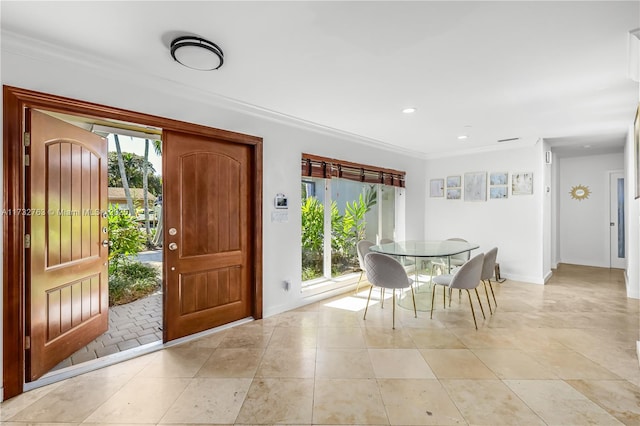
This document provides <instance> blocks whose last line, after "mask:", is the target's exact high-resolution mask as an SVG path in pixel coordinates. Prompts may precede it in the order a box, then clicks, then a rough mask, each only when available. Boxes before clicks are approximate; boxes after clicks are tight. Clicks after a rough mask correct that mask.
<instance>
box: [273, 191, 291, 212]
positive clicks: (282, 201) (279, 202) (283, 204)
mask: <svg viewBox="0 0 640 426" xmlns="http://www.w3.org/2000/svg"><path fill="white" fill-rule="evenodd" d="M273 204H274V205H275V207H276V209H286V208H289V200H287V197H285V195H284V194H278V195H276V197H275V198H274V200H273Z"/></svg>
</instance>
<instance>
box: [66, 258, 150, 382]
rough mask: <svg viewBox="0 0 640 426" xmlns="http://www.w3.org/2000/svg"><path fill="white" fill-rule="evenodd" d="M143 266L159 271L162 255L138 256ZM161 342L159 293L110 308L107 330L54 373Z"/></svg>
mask: <svg viewBox="0 0 640 426" xmlns="http://www.w3.org/2000/svg"><path fill="white" fill-rule="evenodd" d="M138 259H139V260H140V261H142V262H144V263H149V264H152V265H154V266H156V267H160V268H161V267H162V251H155V252H144V253H140V254H139V255H138ZM158 340H162V292H161V291H159V292H157V293H154V294H152V295H151V296H148V297H145V298H144V299H139V300H136V301H135V302H131V303H127V304H126V305H119V306H112V307H110V308H109V330H107V332H106V333H104V334H103V335H102V336H100V337H98V338H97V339H95V340H94V341H93V342H91V343H89V344H88V345H87V346H85V347H84V348H82V349H80V350H79V351H78V352H76V353H74V354H73V355H71V356H70V357H69V358H67V359H65V360H64V361H62V362H61V363H60V364H58V365H57V366H56V367H55V368H54V370H57V369H60V368H64V367H69V366H72V365H76V364H79V363H82V362H85V361H90V360H92V359H96V358H100V357H103V356H107V355H111V354H115V353H118V352H121V351H125V350H127V349H132V348H136V347H138V346H142V345H146V344H148V343H152V342H155V341H158Z"/></svg>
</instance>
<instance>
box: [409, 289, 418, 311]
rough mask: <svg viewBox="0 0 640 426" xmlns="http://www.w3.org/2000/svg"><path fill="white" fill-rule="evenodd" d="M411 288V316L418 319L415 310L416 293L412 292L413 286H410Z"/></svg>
mask: <svg viewBox="0 0 640 426" xmlns="http://www.w3.org/2000/svg"><path fill="white" fill-rule="evenodd" d="M410 287H411V298H412V299H413V315H415V318H418V310H417V309H416V293H415V292H414V291H413V284H412V285H410Z"/></svg>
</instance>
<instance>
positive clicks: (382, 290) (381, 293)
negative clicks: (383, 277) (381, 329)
mask: <svg viewBox="0 0 640 426" xmlns="http://www.w3.org/2000/svg"><path fill="white" fill-rule="evenodd" d="M380 309H384V287H380Z"/></svg>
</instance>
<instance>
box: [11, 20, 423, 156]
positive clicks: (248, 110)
mask: <svg viewBox="0 0 640 426" xmlns="http://www.w3.org/2000/svg"><path fill="white" fill-rule="evenodd" d="M1 40H2V48H1V50H2V55H3V56H4V55H5V54H7V53H8V54H13V55H18V56H23V57H26V58H29V59H32V60H35V61H38V62H43V63H48V64H52V65H55V64H63V65H65V66H68V65H69V64H73V65H74V66H75V67H78V68H82V69H86V70H88V71H89V72H91V74H93V75H96V76H99V77H101V78H105V79H109V80H115V81H118V80H123V81H127V82H128V83H129V84H135V85H137V86H139V87H142V88H145V89H148V90H151V91H155V92H159V93H166V94H167V95H170V96H172V97H178V98H181V99H184V100H186V101H191V102H199V103H204V104H207V105H210V106H213V107H217V108H221V109H226V110H230V111H233V112H237V113H240V114H244V115H249V116H253V117H256V118H260V119H264V120H268V121H271V122H276V123H279V124H283V125H286V126H291V127H296V128H299V129H304V130H308V131H312V132H315V133H319V134H323V135H327V136H331V137H336V138H339V139H343V140H345V141H350V142H354V143H358V144H361V145H366V146H369V147H375V148H378V149H381V150H384V151H390V152H394V153H400V154H404V155H407V156H410V157H413V158H420V159H425V158H426V156H425V154H424V153H423V152H419V151H414V150H409V149H405V148H401V147H398V146H395V145H392V144H390V143H387V142H384V141H381V140H377V139H373V138H369V137H366V136H361V135H358V134H354V133H351V132H347V131H344V130H340V129H336V128H332V127H329V126H325V125H322V124H319V123H314V122H311V121H307V120H304V119H301V118H298V117H294V116H291V115H288V114H283V113H280V112H277V111H273V110H270V109H267V108H263V107H260V106H258V105H253V104H250V103H247V102H243V101H240V100H237V99H232V98H228V97H226V96H223V95H220V94H217V93H213V92H210V91H206V90H203V89H201V88H196V87H194V86H190V85H188V84H185V83H183V82H179V81H175V80H171V79H167V78H165V77H162V76H160V75H158V74H154V73H151V72H148V71H141V70H139V69H135V68H133V67H129V66H126V65H123V64H121V63H113V62H110V61H107V60H105V59H103V58H102V57H100V56H97V55H94V54H92V53H89V52H81V51H77V50H73V49H68V48H66V47H62V46H59V45H56V44H53V43H49V42H46V41H43V40H40V39H36V38H32V37H29V36H25V35H23V34H19V33H15V32H12V31H10V30H6V29H3V30H2V32H1ZM169 118H172V117H169ZM197 124H203V125H207V124H206V123H197Z"/></svg>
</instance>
